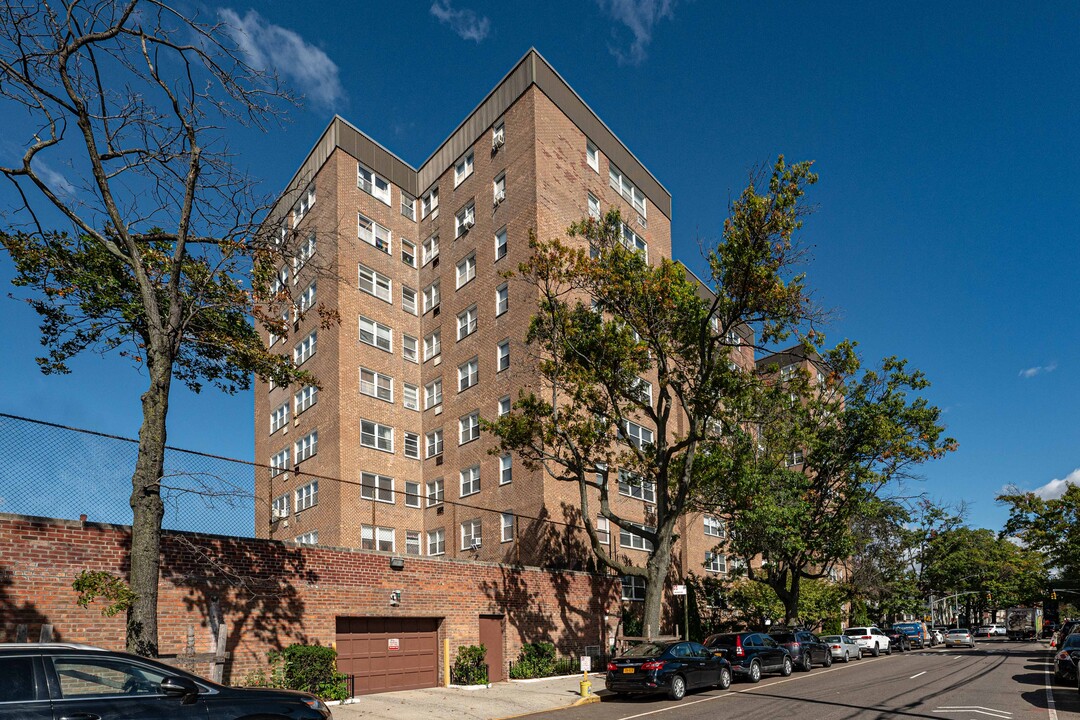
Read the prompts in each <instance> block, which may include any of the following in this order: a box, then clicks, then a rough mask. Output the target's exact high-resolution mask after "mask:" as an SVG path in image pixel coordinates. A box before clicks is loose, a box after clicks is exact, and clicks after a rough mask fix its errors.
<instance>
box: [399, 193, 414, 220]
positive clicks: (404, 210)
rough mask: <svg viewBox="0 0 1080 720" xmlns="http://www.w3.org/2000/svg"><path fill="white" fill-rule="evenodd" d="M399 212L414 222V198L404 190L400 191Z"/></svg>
mask: <svg viewBox="0 0 1080 720" xmlns="http://www.w3.org/2000/svg"><path fill="white" fill-rule="evenodd" d="M401 214H402V215H404V216H405V217H407V218H409V219H410V220H412V221H413V222H416V198H414V197H413V196H412V195H409V194H408V193H407V192H404V191H402V193H401Z"/></svg>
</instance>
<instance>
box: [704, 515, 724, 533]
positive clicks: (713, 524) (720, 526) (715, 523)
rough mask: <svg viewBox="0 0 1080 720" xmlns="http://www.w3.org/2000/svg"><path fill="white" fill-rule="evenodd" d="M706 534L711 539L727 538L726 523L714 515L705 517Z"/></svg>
mask: <svg viewBox="0 0 1080 720" xmlns="http://www.w3.org/2000/svg"><path fill="white" fill-rule="evenodd" d="M705 534H706V535H708V536H709V537H715V538H721V539H723V538H724V537H726V536H727V532H726V531H725V530H724V521H723V520H721V519H720V518H717V517H713V516H712V515H706V516H705Z"/></svg>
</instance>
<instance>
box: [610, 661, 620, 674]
mask: <svg viewBox="0 0 1080 720" xmlns="http://www.w3.org/2000/svg"><path fill="white" fill-rule="evenodd" d="M618 669H619V668H617V667H615V663H613V662H610V663H608V664H607V671H608V672H615V671H616V670H618Z"/></svg>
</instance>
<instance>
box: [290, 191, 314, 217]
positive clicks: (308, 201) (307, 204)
mask: <svg viewBox="0 0 1080 720" xmlns="http://www.w3.org/2000/svg"><path fill="white" fill-rule="evenodd" d="M314 206H315V186H314V185H309V186H308V188H307V190H305V191H304V192H303V193H301V195H300V199H299V200H297V201H296V204H295V205H293V210H292V220H293V223H292V226H293V227H294V228H295V227H296V226H297V225H299V224H300V221H301V220H303V219H304V216H305V215H307V214H308V211H310V210H311V208H312V207H314Z"/></svg>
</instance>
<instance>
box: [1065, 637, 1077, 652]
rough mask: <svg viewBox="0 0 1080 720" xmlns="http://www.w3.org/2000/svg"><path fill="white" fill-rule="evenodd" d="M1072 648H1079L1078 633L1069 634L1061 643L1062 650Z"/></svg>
mask: <svg viewBox="0 0 1080 720" xmlns="http://www.w3.org/2000/svg"><path fill="white" fill-rule="evenodd" d="M1073 648H1080V635H1070V636H1069V637H1067V638H1065V642H1064V643H1062V645H1061V649H1062V650H1072V649H1073Z"/></svg>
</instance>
